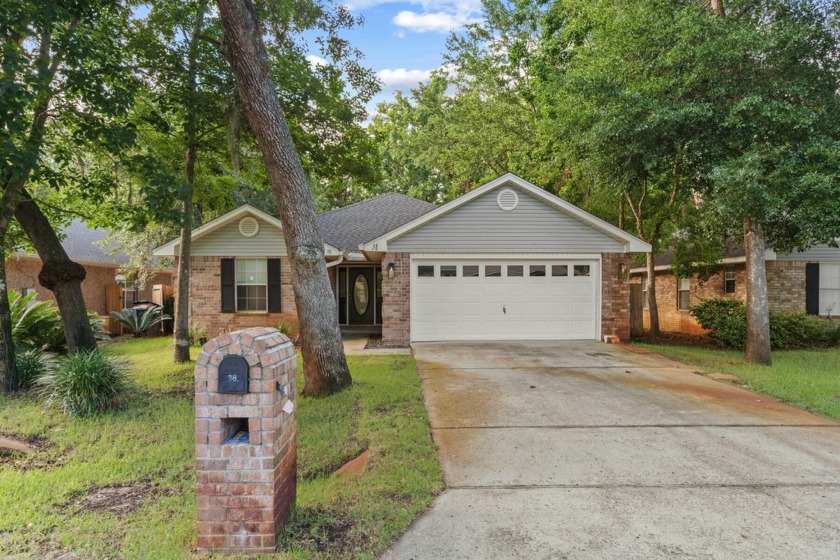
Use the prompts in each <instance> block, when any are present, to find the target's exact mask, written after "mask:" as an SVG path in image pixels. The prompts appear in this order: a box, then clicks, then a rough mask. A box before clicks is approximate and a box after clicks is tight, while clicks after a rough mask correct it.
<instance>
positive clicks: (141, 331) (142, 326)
mask: <svg viewBox="0 0 840 560" xmlns="http://www.w3.org/2000/svg"><path fill="white" fill-rule="evenodd" d="M111 317H113V318H114V319H116V320H117V321H119V323H120V324H121V325H123V326H124V327H125V328H127V329H128V330H129V331H130V332H131V334H132V335H133V336H134V337H135V338H137V337H141V336H146V334H147V333H148V332H149V329H150V328H152V327H154V326H155V325H157V324H158V323H160V322H161V321H164V320H166V321H168V320H170V319H172V317H170V316H169V315H164V314H163V313H161V308H160V307H150V308H149V309H147V310H145V311H138V310H137V309H123V310H122V311H121V312H120V311H111Z"/></svg>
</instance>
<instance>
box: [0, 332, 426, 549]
mask: <svg viewBox="0 0 840 560" xmlns="http://www.w3.org/2000/svg"><path fill="white" fill-rule="evenodd" d="M110 348H111V349H112V350H113V351H114V352H115V353H116V354H119V355H121V356H124V357H126V358H128V359H129V360H130V362H131V364H132V367H133V375H134V377H135V379H136V381H137V384H138V385H140V386H141V388H142V389H143V394H142V396H141V397H140V398H139V399H138V400H137V402H135V403H134V404H132V405H131V406H130V407H129V408H128V409H126V410H124V411H121V412H116V413H112V414H107V415H105V416H102V417H98V418H93V419H77V418H69V417H67V416H64V415H62V414H60V413H58V412H56V411H47V410H44V408H43V406H42V405H41V404H40V403H39V402H38V401H36V400H35V399H33V398H32V397H29V396H15V397H13V398H4V397H0V434H4V435H13V436H17V437H25V438H27V439H28V440H29V441H30V442H31V443H33V444H34V445H35V447H36V448H38V450H39V451H38V453H36V454H35V455H33V456H8V455H7V456H0V557H4V556H6V555H12V554H17V555H21V556H20V557H31V558H50V557H55V556H59V555H60V554H62V553H64V552H67V551H72V552H75V553H76V554H77V555H78V557H79V558H97V559H99V558H149V559H152V558H153V559H169V558H172V559H178V558H190V557H191V556H192V555H193V552H194V545H195V469H194V464H195V463H194V462H195V451H194V435H193V433H194V423H193V401H192V367H193V366H192V365H191V364H186V365H182V366H174V365H173V364H172V363H171V355H172V352H171V340H170V339H163V338H155V339H146V340H131V341H126V342H117V343H114V344H112V345H110ZM193 357H195V351H194V353H193ZM348 362H349V363H350V369H351V372H352V374H353V377H354V384H353V387H352V388H350V389H348V390H346V391H344V392H342V393H340V394H338V395H335V396H332V397H329V398H324V399H312V398H299V401H298V434H299V436H298V437H299V440H298V442H299V460H298V468H299V486H298V504H297V509H296V511H295V512H294V514H293V518H292V521H291V523H290V524H289V525H288V526H287V528H286V529H285V530H284V532H283V533H282V534H281V538H282V547H281V552H280V553H279V554H278V555H277V556H276V557H277V558H301V559H303V558H374V557H375V556H376V555H377V554H378V553H379V552H381V551H382V550H384V548H386V547H387V546H388V545H389V544H390V543H391V542H393V540H394V539H395V538H397V537H398V536H399V535H400V534H401V533H402V532H403V531H404V530H405V529H406V528H407V526H408V524H409V523H410V522H411V521H412V520H413V519H414V518H415V517H416V516H417V515H418V514H419V513H420V512H422V511H424V510H425V509H426V508H427V507H428V506H429V505H430V503H431V500H432V498H433V497H434V495H435V494H436V493H437V492H439V491H440V490H441V489H442V488H443V477H442V474H441V471H440V467H439V465H438V462H437V457H436V451H435V448H434V445H433V443H432V441H431V438H430V434H429V425H428V419H427V417H426V411H425V408H424V406H423V399H422V391H421V388H420V380H419V377H418V375H417V370H416V366H415V363H414V360H413V358H411V357H410V356H350V357H348ZM299 383H300V384H301V386H302V383H303V380H302V379H300V380H299ZM364 449H368V450H369V451H370V463H369V465H368V469H367V471H365V472H364V473H361V474H358V475H349V476H346V477H336V476H334V475H333V474H332V473H333V472H334V471H335V469H336V468H338V467H339V466H341V465H342V464H343V463H344V462H345V461H347V460H348V459H351V458H353V457H355V456H357V455H358V454H359V453H360V452H361V451H362V450H364ZM15 557H18V556H15Z"/></svg>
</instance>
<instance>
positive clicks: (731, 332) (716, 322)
mask: <svg viewBox="0 0 840 560" xmlns="http://www.w3.org/2000/svg"><path fill="white" fill-rule="evenodd" d="M691 314H692V315H694V317H695V318H696V319H697V322H698V323H700V326H702V327H703V328H704V329H708V330H709V337H710V338H712V339H713V340H715V341H717V342H718V343H719V344H721V345H722V346H727V347H730V348H737V349H743V348H744V347H745V346H746V342H747V308H746V305H744V302H743V301H741V300H740V299H737V298H713V299H707V300H706V301H703V302H701V303H698V304H697V305H695V306H693V307H692V308H691ZM833 332H834V329H832V328H831V327H830V326H829V324H828V323H827V322H825V321H823V320H822V319H820V318H819V317H815V316H813V315H808V314H806V313H805V312H803V311H771V312H770V344H771V346H772V347H773V348H774V349H777V350H792V349H797V348H815V347H821V346H825V345H827V344H830V343H831V340H832V336H833Z"/></svg>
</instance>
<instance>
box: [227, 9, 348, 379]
mask: <svg viewBox="0 0 840 560" xmlns="http://www.w3.org/2000/svg"><path fill="white" fill-rule="evenodd" d="M218 4H219V11H220V14H221V18H222V24H223V25H224V32H225V42H226V44H227V48H228V52H229V53H230V61H231V65H232V66H233V70H234V74H235V76H236V81H237V85H238V88H239V95H240V99H241V100H242V108H243V112H244V113H245V117H246V118H247V119H248V123H249V124H250V125H251V129H252V130H253V131H254V134H255V135H256V137H257V141H258V142H259V145H260V149H261V150H262V152H263V157H264V159H265V163H266V168H267V170H268V176H269V180H270V181H271V185H272V187H273V189H274V194H275V196H276V198H277V205H278V207H279V209H280V219H281V221H282V222H283V235H284V237H285V239H286V250H287V252H288V254H289V260H290V262H291V268H292V285H293V286H294V291H295V303H296V304H297V312H298V317H299V318H300V334H301V342H302V353H303V364H304V378H305V381H306V383H305V386H304V391H303V392H304V393H305V394H307V395H326V394H329V393H332V392H334V391H337V390H339V389H341V388H343V387H346V386H348V385H349V384H350V383H351V379H350V370H349V369H348V368H347V361H346V359H345V357H344V347H343V345H342V343H341V332H340V331H339V328H338V314H337V313H336V309H335V299H334V297H333V293H332V290H331V289H330V285H329V280H328V279H327V268H326V263H325V261H324V241H323V239H322V238H321V233H320V231H318V228H317V226H316V224H315V202H314V201H313V199H312V192H311V191H310V190H309V183H308V182H307V180H306V175H304V172H303V167H302V166H301V164H300V158H299V157H298V154H297V152H296V151H295V146H294V143H293V142H292V137H291V135H290V134H289V128H288V126H287V124H286V119H285V117H284V115H283V109H282V108H281V107H280V101H279V100H278V98H277V90H276V88H275V86H274V82H273V80H272V78H271V72H270V70H269V66H268V55H267V54H266V52H265V45H264V44H263V40H262V35H261V29H260V26H259V23H258V22H257V17H256V13H255V11H254V5H253V4H252V2H251V0H218Z"/></svg>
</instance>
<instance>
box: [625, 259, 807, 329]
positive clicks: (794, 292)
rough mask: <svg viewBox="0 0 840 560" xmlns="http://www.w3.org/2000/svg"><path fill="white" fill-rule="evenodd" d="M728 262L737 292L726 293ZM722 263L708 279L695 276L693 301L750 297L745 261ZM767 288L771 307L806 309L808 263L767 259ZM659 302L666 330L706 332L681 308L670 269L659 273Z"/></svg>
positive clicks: (638, 279)
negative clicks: (725, 282)
mask: <svg viewBox="0 0 840 560" xmlns="http://www.w3.org/2000/svg"><path fill="white" fill-rule="evenodd" d="M727 266H731V267H733V268H734V270H735V293H734V294H724V271H725V270H726V268H727ZM727 266H721V267H720V269H719V270H718V271H717V272H716V273H715V274H713V275H712V276H711V277H710V278H709V279H708V280H706V281H700V279H699V278H698V277H697V276H696V275H695V276H694V277H692V279H691V292H690V294H691V295H690V302H691V303H690V304H691V305H697V304H698V303H700V302H702V301H704V300H707V299H712V298H718V297H736V298H738V299H741V300H746V297H747V271H746V265H745V264H744V263H739V264H734V265H727ZM766 266H767V268H766V270H767V290H768V300H769V302H770V308H771V309H785V310H802V311H804V310H805V263H804V262H783V261H768V262H767V265H766ZM643 277H644V274H634V275H633V278H632V282H638V283H641V281H642V278H643ZM656 302H657V304H658V306H657V307H658V310H659V328H660V329H661V330H662V331H664V332H683V333H689V334H702V333H704V332H706V331H705V329H703V327H701V326H700V325H699V324H697V321H696V320H695V319H694V316H692V315H691V313H689V312H688V311H686V310H680V309H677V279H676V277H675V276H674V275H673V274H671V272H669V271H657V273H656ZM643 312H644V324H645V329H649V328H650V313H649V311H648V309H647V308H645V309H644V311H643Z"/></svg>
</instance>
